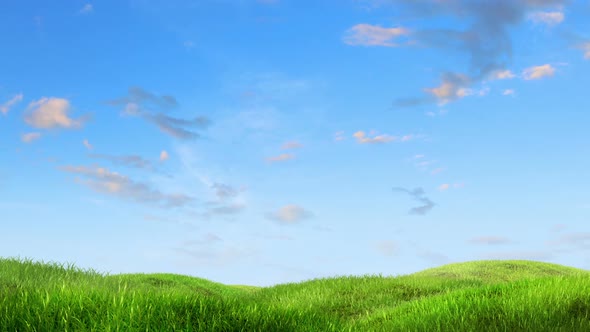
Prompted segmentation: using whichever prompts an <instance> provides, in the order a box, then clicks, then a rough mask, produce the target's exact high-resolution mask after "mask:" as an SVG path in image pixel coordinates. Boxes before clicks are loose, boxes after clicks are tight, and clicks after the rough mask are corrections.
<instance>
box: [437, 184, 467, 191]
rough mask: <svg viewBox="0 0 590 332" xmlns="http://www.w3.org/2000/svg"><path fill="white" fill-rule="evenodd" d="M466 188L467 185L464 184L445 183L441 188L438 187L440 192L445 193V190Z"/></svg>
mask: <svg viewBox="0 0 590 332" xmlns="http://www.w3.org/2000/svg"><path fill="white" fill-rule="evenodd" d="M464 186H465V184H463V183H454V184H449V183H443V184H441V185H440V186H438V190H440V191H445V190H448V189H449V188H463V187H464Z"/></svg>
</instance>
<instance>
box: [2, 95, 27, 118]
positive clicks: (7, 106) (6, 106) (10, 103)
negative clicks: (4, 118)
mask: <svg viewBox="0 0 590 332" xmlns="http://www.w3.org/2000/svg"><path fill="white" fill-rule="evenodd" d="M22 100H23V94H22V93H19V94H17V95H15V96H14V97H12V98H11V99H10V100H9V101H7V102H5V103H4V104H2V105H0V112H1V113H2V114H4V115H6V114H7V113H8V111H9V110H10V108H11V107H12V106H14V105H16V104H17V103H19V102H20V101H22Z"/></svg>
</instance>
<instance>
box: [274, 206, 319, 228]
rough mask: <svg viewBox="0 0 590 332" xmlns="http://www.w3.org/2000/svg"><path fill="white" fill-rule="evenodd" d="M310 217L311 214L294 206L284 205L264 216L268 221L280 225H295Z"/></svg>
mask: <svg viewBox="0 0 590 332" xmlns="http://www.w3.org/2000/svg"><path fill="white" fill-rule="evenodd" d="M312 216H313V214H312V213H311V212H309V211H306V210H305V209H304V208H302V207H301V206H298V205H294V204H291V205H285V206H283V207H281V208H279V209H278V210H277V211H275V212H271V213H267V214H266V217H267V218H268V219H271V220H274V221H277V222H279V223H281V224H296V223H299V222H301V221H302V220H304V219H308V218H311V217H312Z"/></svg>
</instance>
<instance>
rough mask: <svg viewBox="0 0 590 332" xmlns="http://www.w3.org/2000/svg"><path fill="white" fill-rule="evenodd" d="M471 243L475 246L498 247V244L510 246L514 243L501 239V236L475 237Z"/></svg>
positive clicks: (504, 238)
mask: <svg viewBox="0 0 590 332" xmlns="http://www.w3.org/2000/svg"><path fill="white" fill-rule="evenodd" d="M469 242H471V243H475V244H489V245H497V244H509V243H513V241H512V240H510V239H508V238H506V237H501V236H480V237H474V238H471V239H470V240H469Z"/></svg>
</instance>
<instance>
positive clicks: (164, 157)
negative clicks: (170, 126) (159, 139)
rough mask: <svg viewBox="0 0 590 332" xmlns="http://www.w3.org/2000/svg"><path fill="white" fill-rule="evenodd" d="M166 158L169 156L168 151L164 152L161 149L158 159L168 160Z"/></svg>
mask: <svg viewBox="0 0 590 332" xmlns="http://www.w3.org/2000/svg"><path fill="white" fill-rule="evenodd" d="M168 158H169V156H168V152H166V151H165V150H162V152H160V161H164V160H168Z"/></svg>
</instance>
